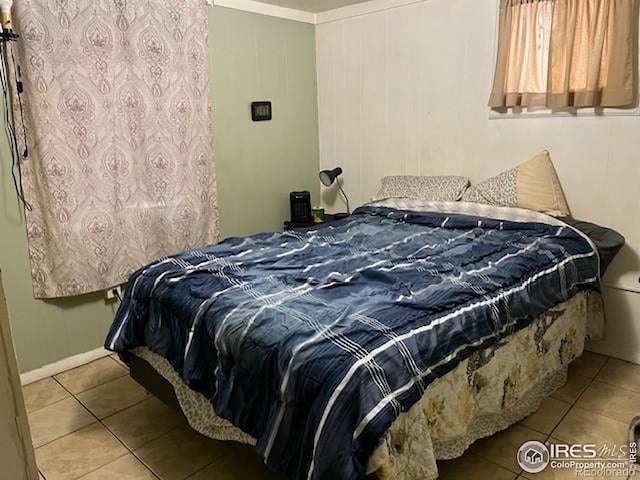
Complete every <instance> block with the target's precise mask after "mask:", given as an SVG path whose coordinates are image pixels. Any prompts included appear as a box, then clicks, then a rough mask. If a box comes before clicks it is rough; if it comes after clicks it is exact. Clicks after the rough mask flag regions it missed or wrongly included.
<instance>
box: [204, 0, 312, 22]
mask: <svg viewBox="0 0 640 480" xmlns="http://www.w3.org/2000/svg"><path fill="white" fill-rule="evenodd" d="M206 1H207V4H208V5H216V6H218V7H225V8H233V9H234V10H242V11H244V12H251V13H258V14H260V15H267V16H270V17H278V18H284V19H286V20H294V21H296V22H303V23H310V24H312V25H315V23H316V15H315V14H314V13H312V12H305V11H304V10H296V9H295V8H287V7H279V6H278V5H271V4H269V3H262V2H257V1H255V0H206Z"/></svg>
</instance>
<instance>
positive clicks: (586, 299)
mask: <svg viewBox="0 0 640 480" xmlns="http://www.w3.org/2000/svg"><path fill="white" fill-rule="evenodd" d="M604 328H605V319H604V308H603V303H602V297H601V296H600V294H599V293H597V292H587V293H580V294H578V295H576V296H575V297H573V298H572V299H571V300H569V301H567V302H563V303H562V304H560V305H558V306H556V307H554V308H552V309H550V310H548V311H546V312H544V313H543V314H542V315H540V316H539V317H538V318H536V319H535V321H534V322H533V323H532V324H531V325H530V326H528V327H527V328H525V329H523V330H521V331H519V332H517V333H515V334H514V335H512V336H511V337H509V338H507V339H506V340H505V341H504V342H502V343H501V344H500V345H498V346H495V347H491V348H488V349H485V350H481V351H478V352H476V353H475V354H474V355H473V356H471V357H470V358H468V359H467V360H465V361H463V362H461V363H460V364H459V365H458V366H457V367H456V368H455V369H453V370H452V371H451V372H449V373H447V374H446V375H444V376H443V377H441V378H439V379H437V380H435V381H434V382H433V383H432V384H431V385H429V387H428V388H427V390H426V391H425V394H424V396H423V397H422V398H421V399H420V401H419V402H418V403H417V404H416V405H414V406H413V407H412V408H411V409H410V410H409V411H408V412H404V413H401V414H400V415H399V417H398V418H397V419H396V420H395V421H394V423H393V425H392V426H391V428H390V429H389V430H388V431H387V432H386V433H385V435H384V437H383V438H382V439H381V440H380V442H379V444H378V445H377V447H376V449H375V451H374V453H373V454H372V455H371V457H370V458H369V460H368V463H367V473H368V474H369V475H371V476H375V478H377V479H378V480H435V479H437V477H438V468H437V464H436V461H437V460H450V459H453V458H457V457H459V456H461V455H462V454H463V453H464V451H465V450H466V449H467V448H468V447H469V446H470V445H471V444H472V443H473V442H475V441H476V440H478V439H480V438H483V437H487V436H490V435H493V434H494V433H496V432H498V431H500V430H503V429H505V428H508V427H509V426H511V425H513V424H514V423H516V422H519V421H520V420H522V419H524V418H525V417H527V416H528V415H530V414H532V413H533V412H535V411H537V410H538V409H539V408H540V405H541V403H542V401H543V400H544V399H545V398H547V397H548V396H549V395H551V394H552V393H553V392H554V391H555V390H556V389H557V388H559V387H561V386H563V385H564V384H565V383H566V379H567V369H568V366H569V364H570V363H571V362H572V361H573V360H575V359H576V358H578V357H580V355H581V354H582V352H583V349H584V344H585V341H586V340H599V339H602V338H603V335H604ZM131 353H132V354H134V355H137V356H138V357H140V358H142V359H144V360H146V361H147V362H148V363H150V364H151V365H152V366H153V368H154V369H155V370H156V371H157V372H158V373H159V374H160V375H161V376H162V377H164V378H165V379H166V380H167V381H168V382H169V383H170V384H171V385H173V388H174V390H175V393H176V396H177V398H178V401H179V403H180V407H181V409H182V411H183V413H184V415H185V417H186V418H187V420H188V422H189V424H190V426H191V427H192V428H193V429H194V430H196V431H198V432H200V433H201V434H203V435H205V436H208V437H210V438H213V439H216V440H222V441H234V442H239V443H243V444H246V445H255V444H256V440H255V439H254V438H253V437H251V436H250V435H247V434H246V433H244V432H243V431H242V430H240V429H239V428H237V427H235V426H234V425H233V424H232V423H230V422H229V421H227V420H225V419H223V418H220V417H219V416H218V415H217V414H216V413H215V410H214V409H213V406H212V405H211V402H210V401H209V400H208V399H207V398H206V397H205V396H204V395H202V394H201V393H199V392H196V391H195V390H193V389H191V388H189V387H188V386H187V385H186V384H185V383H184V381H183V380H182V379H181V378H180V375H178V373H177V372H176V371H175V369H174V368H173V367H172V366H171V364H170V363H169V362H168V361H167V360H166V359H165V358H164V357H162V356H160V355H158V354H156V353H154V352H152V351H151V350H149V348H147V347H138V348H135V349H133V350H132V351H131Z"/></svg>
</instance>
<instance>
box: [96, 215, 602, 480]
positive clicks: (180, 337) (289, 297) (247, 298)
mask: <svg viewBox="0 0 640 480" xmlns="http://www.w3.org/2000/svg"><path fill="white" fill-rule="evenodd" d="M434 208H435V207H434ZM502 218H506V217H502ZM548 218H549V217H545V216H542V215H539V216H538V217H535V218H534V219H535V220H536V221H535V222H532V221H526V222H522V221H512V220H505V219H503V220H500V219H491V218H485V217H478V216H474V215H464V214H459V213H443V212H438V211H431V212H428V211H427V212H423V211H410V210H400V209H396V208H384V207H375V206H368V207H364V208H360V209H358V210H357V211H356V212H355V213H354V215H353V216H351V217H350V218H348V219H345V220H343V221H340V222H337V223H333V224H331V225H330V226H325V227H322V228H318V229H311V230H306V231H293V232H285V233H275V234H261V235H256V236H253V237H248V238H233V239H229V240H227V241H225V242H222V243H221V244H219V245H214V246H211V247H207V248H204V249H200V250H195V251H191V252H186V253H183V254H180V255H176V256H174V257H171V258H165V259H161V260H159V261H158V262H156V263H153V264H151V265H149V266H147V267H145V268H143V269H141V270H139V271H138V272H136V273H135V274H134V275H133V276H132V278H131V280H130V282H129V285H128V288H127V292H126V294H125V298H124V300H123V303H122V306H121V307H120V310H119V312H118V314H117V317H116V319H115V321H114V324H113V326H112V328H111V330H110V332H109V335H108V337H107V340H106V346H107V348H109V349H111V350H114V351H117V352H125V351H127V350H129V349H131V348H134V347H137V346H141V345H147V346H148V347H149V348H150V349H151V350H153V351H154V352H156V353H158V354H160V355H162V356H164V357H165V358H167V359H168V360H169V361H170V362H171V364H172V365H173V367H174V368H175V369H176V370H177V371H178V372H179V373H180V374H181V376H182V378H183V379H184V381H185V382H187V384H188V385H189V386H191V387H192V388H194V389H195V390H198V391H199V392H201V393H203V394H204V395H206V396H207V397H208V398H210V399H211V402H212V404H213V406H214V408H215V411H216V413H217V414H218V415H219V416H221V417H223V418H226V419H228V420H230V421H231V422H232V423H233V424H235V425H236V426H238V427H239V428H241V429H242V430H244V431H245V432H246V433H248V434H249V435H251V436H253V437H254V438H256V439H257V442H258V443H257V449H258V451H259V452H260V453H261V454H262V455H263V456H264V458H265V460H266V462H267V464H268V465H270V466H271V467H273V468H274V469H276V470H280V471H284V472H286V473H287V474H288V476H289V477H290V478H295V479H330V480H333V479H356V478H363V477H364V476H365V468H366V464H367V460H368V458H369V456H370V454H371V453H372V452H373V450H374V449H375V447H376V446H377V444H378V441H379V440H380V438H381V437H382V436H383V435H384V433H385V431H386V430H387V429H388V428H389V427H390V426H391V424H392V422H393V421H394V420H395V419H396V418H397V417H398V415H399V414H400V413H401V412H404V411H407V410H408V409H409V408H410V407H411V406H412V405H413V404H414V403H415V402H417V401H418V399H419V398H420V397H421V395H422V393H423V392H424V390H425V388H426V387H427V386H428V385H429V384H430V383H431V382H432V381H433V380H434V379H435V378H437V377H440V376H442V375H444V374H446V373H447V372H448V371H450V370H451V369H453V368H454V367H455V366H456V365H457V364H458V363H459V362H460V361H461V360H463V359H465V358H466V357H468V356H469V355H470V354H471V353H472V352H474V351H475V350H478V349H484V348H487V347H488V346H490V345H493V344H495V343H496V342H498V341H500V340H501V339H502V338H504V337H506V336H508V335H510V334H511V333H513V332H514V331H516V330H518V329H521V328H523V327H525V326H527V325H528V324H529V323H530V322H531V321H532V319H534V318H535V317H536V316H537V315H539V314H540V313H542V312H543V311H545V310H547V309H549V308H550V307H553V306H554V305H557V304H558V303H561V302H563V301H566V300H568V299H569V298H571V297H572V296H574V295H575V294H576V293H578V292H579V291H581V290H584V289H588V288H594V287H596V285H597V281H598V258H597V254H596V253H595V251H594V249H593V248H592V246H591V244H590V243H589V242H588V241H587V240H585V239H584V238H583V237H582V236H581V235H580V234H579V233H577V232H576V231H574V230H573V229H572V228H570V227H568V226H564V225H562V224H560V223H559V222H551V220H550V219H549V222H551V223H543V222H545V221H546V220H545V219H548Z"/></svg>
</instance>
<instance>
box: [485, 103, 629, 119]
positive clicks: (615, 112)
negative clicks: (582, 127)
mask: <svg viewBox="0 0 640 480" xmlns="http://www.w3.org/2000/svg"><path fill="white" fill-rule="evenodd" d="M555 117H558V118H567V117H574V118H580V117H640V106H638V107H634V108H580V109H578V110H575V111H553V110H548V109H546V108H540V109H533V110H517V111H514V110H513V109H512V108H509V109H508V110H507V111H505V112H498V111H496V110H491V109H490V110H489V120H506V119H509V120H511V119H514V118H555Z"/></svg>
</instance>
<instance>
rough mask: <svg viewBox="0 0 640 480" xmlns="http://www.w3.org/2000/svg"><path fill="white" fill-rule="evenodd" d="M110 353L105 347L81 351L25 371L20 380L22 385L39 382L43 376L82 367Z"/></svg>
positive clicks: (50, 375)
mask: <svg viewBox="0 0 640 480" xmlns="http://www.w3.org/2000/svg"><path fill="white" fill-rule="evenodd" d="M108 355H111V352H110V351H108V350H106V349H104V348H96V349H95V350H91V351H90V352H85V353H79V354H78V355H74V356H72V357H69V358H64V359H62V360H59V361H57V362H54V363H50V364H49V365H45V366H44V367H41V368H36V369H35V370H31V371H30V372H26V373H23V374H22V375H20V382H21V383H22V385H28V384H30V383H33V382H37V381H38V380H42V379H43V378H47V377H52V376H53V375H57V374H59V373H62V372H65V371H67V370H71V369H72V368H76V367H80V366H82V365H85V364H87V363H89V362H93V361H94V360H98V359H99V358H103V357H106V356H108Z"/></svg>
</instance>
